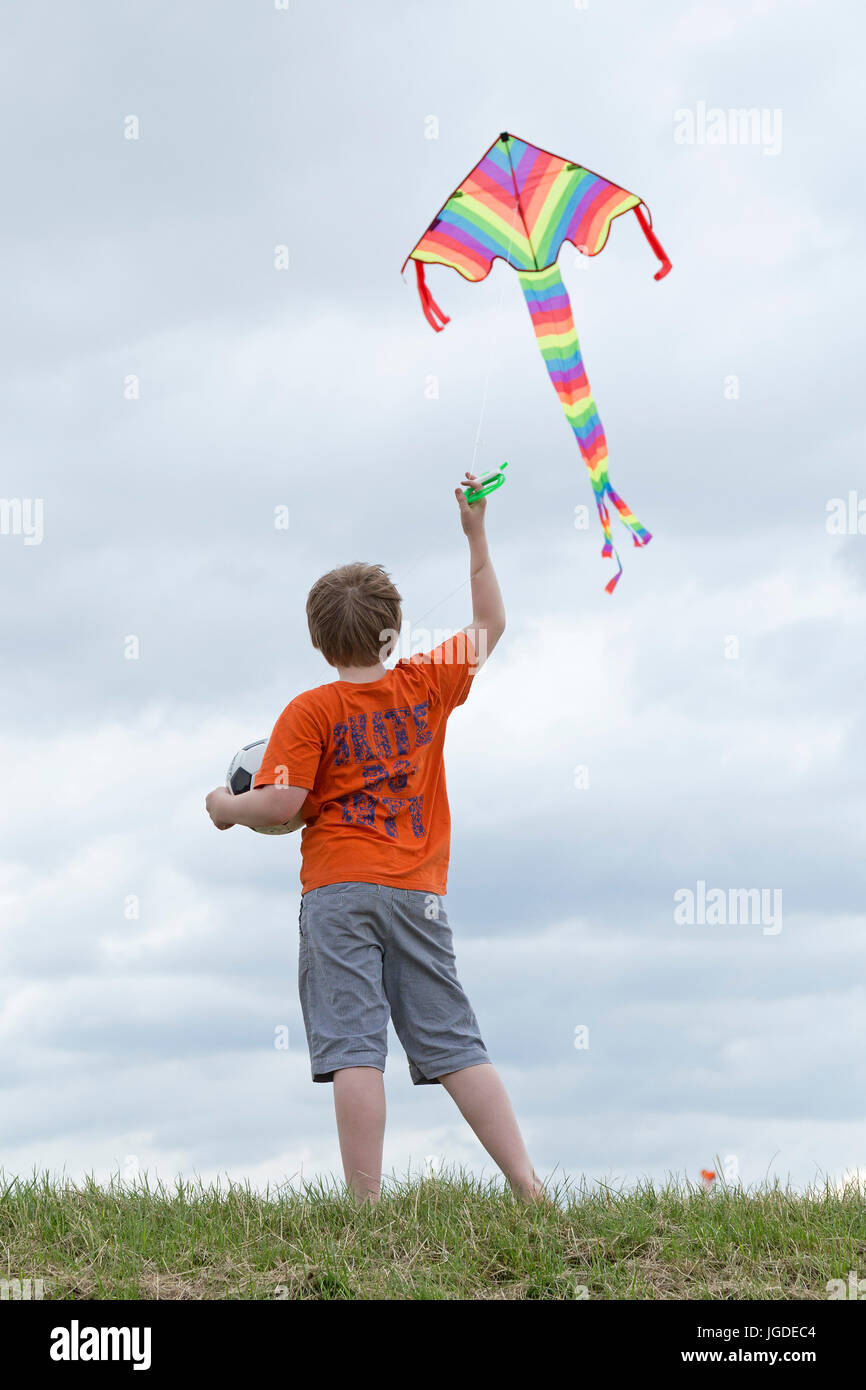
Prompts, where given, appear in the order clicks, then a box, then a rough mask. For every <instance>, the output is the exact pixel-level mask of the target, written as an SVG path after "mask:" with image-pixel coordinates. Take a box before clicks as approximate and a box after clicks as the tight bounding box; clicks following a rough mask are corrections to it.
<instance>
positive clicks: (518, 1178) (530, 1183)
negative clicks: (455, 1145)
mask: <svg viewBox="0 0 866 1390" xmlns="http://www.w3.org/2000/svg"><path fill="white" fill-rule="evenodd" d="M439 1080H440V1081H441V1083H442V1085H443V1086H444V1087H445V1089H446V1091H447V1092H448V1094H449V1095H450V1096H451V1098H452V1100H454V1101H455V1103H456V1105H457V1108H458V1110H459V1111H460V1113H461V1115H462V1116H463V1118H464V1119H465V1120H466V1121H467V1122H468V1124H470V1125H471V1127H472V1129H474V1131H475V1133H476V1134H477V1136H478V1138H479V1140H480V1141H481V1143H482V1144H483V1145H484V1147H485V1149H486V1150H487V1152H488V1153H489V1154H490V1157H491V1158H492V1159H493V1161H494V1163H496V1164H498V1166H499V1167H500V1168H501V1169H502V1171H503V1173H504V1174H505V1176H506V1178H507V1179H508V1181H509V1183H510V1184H511V1186H512V1187H513V1188H514V1189H515V1190H516V1191H517V1192H518V1193H519V1194H520V1196H521V1197H525V1198H527V1199H528V1200H530V1201H534V1200H536V1199H538V1198H542V1199H543V1197H544V1190H543V1184H542V1183H541V1181H540V1179H539V1178H538V1177H536V1174H535V1170H534V1168H533V1167H532V1163H531V1162H530V1159H529V1154H528V1153H527V1152H526V1146H525V1144H524V1142H523V1136H522V1135H521V1133H520V1128H519V1126H518V1124H517V1118H516V1116H515V1114H514V1111H513V1109H512V1107H511V1101H510V1100H509V1099H508V1092H507V1091H506V1089H505V1087H504V1086H503V1084H502V1080H501V1078H500V1075H499V1073H498V1071H497V1070H496V1068H495V1067H494V1066H492V1065H491V1063H489V1062H487V1063H481V1064H479V1065H478V1066H475V1067H464V1068H463V1070H462V1071H452V1072H449V1073H447V1074H446V1075H445V1076H440V1077H439Z"/></svg>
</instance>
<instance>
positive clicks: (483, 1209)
mask: <svg viewBox="0 0 866 1390" xmlns="http://www.w3.org/2000/svg"><path fill="white" fill-rule="evenodd" d="M552 1195H553V1196H555V1198H556V1201H557V1206H556V1207H555V1208H554V1209H539V1208H527V1207H525V1206H523V1205H521V1204H519V1203H518V1202H516V1201H515V1200H514V1199H513V1198H512V1197H511V1196H506V1195H503V1193H502V1192H501V1191H500V1190H498V1189H497V1188H496V1187H495V1186H494V1185H493V1184H492V1183H487V1184H485V1183H482V1182H478V1181H477V1180H474V1179H472V1178H469V1177H467V1176H465V1175H464V1174H461V1173H454V1174H449V1175H446V1176H437V1177H436V1178H435V1179H426V1180H423V1181H412V1182H406V1183H400V1182H392V1183H390V1184H388V1185H387V1187H386V1192H385V1195H384V1196H383V1198H382V1201H381V1202H380V1203H379V1205H378V1206H376V1207H369V1206H367V1207H358V1206H357V1205H356V1204H355V1203H354V1202H352V1201H351V1200H350V1199H349V1198H348V1197H347V1196H346V1195H345V1194H344V1193H343V1192H341V1191H340V1190H338V1189H336V1188H333V1189H330V1190H329V1189H328V1188H327V1187H325V1186H310V1187H307V1188H305V1189H304V1190H303V1191H302V1192H290V1191H289V1190H288V1189H284V1190H281V1191H279V1192H276V1193H267V1194H265V1195H262V1194H260V1193H256V1192H253V1191H251V1190H250V1189H249V1188H244V1187H238V1186H233V1187H227V1186H223V1187H221V1188H216V1187H210V1188H209V1187H205V1186H203V1185H201V1184H198V1185H196V1184H178V1185H177V1186H176V1187H174V1188H171V1189H166V1188H165V1187H163V1186H161V1185H157V1186H151V1185H149V1184H148V1183H147V1182H144V1183H140V1184H139V1185H137V1186H136V1187H134V1188H130V1187H125V1186H120V1185H113V1186H111V1187H109V1188H101V1187H99V1186H97V1185H96V1184H95V1183H93V1182H88V1183H85V1184H84V1185H82V1186H74V1185H72V1184H63V1185H58V1184H56V1183H53V1182H51V1181H50V1180H49V1179H48V1178H47V1177H36V1178H34V1179H33V1180H31V1181H19V1180H13V1181H11V1182H9V1181H4V1182H3V1184H2V1185H0V1260H2V1270H0V1275H2V1276H4V1277H6V1278H7V1279H15V1278H17V1279H20V1280H23V1279H27V1278H29V1279H39V1278H41V1279H42V1280H43V1281H44V1297H45V1298H54V1299H78V1298H100V1299H127V1298H147V1299H155V1298H160V1299H274V1298H291V1299H425V1300H426V1299H575V1298H589V1299H686V1298H688V1299H695V1298H697V1299H741V1298H759V1299H793V1298H797V1299H800V1298H805V1299H826V1297H827V1289H826V1285H827V1281H828V1280H830V1279H838V1278H841V1279H847V1276H848V1271H849V1270H857V1271H859V1273H860V1275H861V1276H863V1275H866V1207H864V1200H863V1194H862V1192H861V1191H858V1190H857V1188H850V1189H847V1190H845V1191H843V1192H839V1191H836V1190H834V1189H832V1188H829V1187H827V1188H825V1189H822V1190H820V1191H818V1190H816V1191H814V1192H812V1193H811V1194H809V1195H803V1194H796V1193H793V1192H789V1191H786V1190H784V1189H782V1188H780V1187H778V1186H776V1187H767V1188H761V1189H759V1190H755V1191H751V1192H745V1191H743V1190H742V1189H738V1188H730V1189H727V1190H726V1189H724V1188H721V1189H720V1190H718V1191H714V1192H712V1193H709V1194H708V1193H705V1192H703V1191H697V1190H690V1189H686V1188H683V1187H682V1186H675V1185H671V1186H669V1187H666V1188H663V1189H659V1190H655V1189H653V1188H652V1187H651V1186H648V1185H646V1186H641V1187H639V1188H638V1189H635V1190H630V1191H628V1192H616V1191H613V1190H610V1189H608V1188H605V1187H604V1186H598V1185H597V1186H594V1187H593V1188H591V1189H589V1188H586V1187H581V1188H580V1189H575V1188H573V1187H571V1186H570V1185H569V1184H562V1185H561V1186H560V1187H559V1189H552Z"/></svg>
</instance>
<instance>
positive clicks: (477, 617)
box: [454, 471, 505, 666]
mask: <svg viewBox="0 0 866 1390" xmlns="http://www.w3.org/2000/svg"><path fill="white" fill-rule="evenodd" d="M477 483H478V479H477V478H476V476H475V474H474V473H470V472H468V471H467V473H466V477H465V478H464V480H463V482H462V484H461V485H460V487H458V488H455V490H454V495H455V497H456V498H457V505H458V507H459V508H460V524H461V526H462V527H463V531H464V533H465V535H466V539H467V540H468V542H469V578H470V580H471V583H472V622H471V623H470V624H469V626H468V627H467V628H465V629H464V631H465V632H466V633H468V635H469V637H470V639H471V641H472V645H473V646H474V648H475V653H476V656H477V658H478V665H479V666H483V665H484V662H485V661H486V659H487V657H488V656H489V655H490V653H491V652H492V651H493V648H494V647H495V646H496V643H497V642H498V641H499V639H500V637H501V636H502V634H503V632H504V631H505V604H504V603H503V602H502V594H501V592H500V589H499V581H498V580H497V578H496V571H495V570H494V568H493V561H492V560H491V559H490V552H489V550H488V548H487V532H486V529H485V525H484V515H485V512H486V510H487V498H486V497H482V498H480V499H479V500H478V501H477V502H473V503H471V505H470V503H469V502H467V501H466V491H465V489H466V488H471V487H475V486H477Z"/></svg>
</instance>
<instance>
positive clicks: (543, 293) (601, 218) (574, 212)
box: [403, 132, 671, 594]
mask: <svg viewBox="0 0 866 1390" xmlns="http://www.w3.org/2000/svg"><path fill="white" fill-rule="evenodd" d="M631 210H634V214H635V216H636V217H637V220H638V222H639V223H640V226H641V229H642V231H643V233H644V235H645V236H646V239H647V241H648V242H649V244H650V246H651V248H652V250H653V251H654V252H655V254H656V256H657V257H658V259H659V261H660V262H661V268H660V269H659V270H657V271H656V274H655V277H654V278H655V279H656V280H661V279H663V277H664V276H665V275H667V273H668V271H669V270H670V268H671V263H670V261H669V260H668V257H667V255H666V254H665V252H664V250H663V249H662V246H661V244H660V243H659V241H658V238H657V237H656V235H655V233H654V232H653V229H652V218H651V216H650V213H649V208H648V207H647V206H646V204H645V203H644V202H643V199H642V198H639V197H638V196H637V194H636V193H629V192H627V190H626V189H624V188H619V187H618V186H617V184H615V183H609V182H608V180H607V179H603V178H601V177H600V176H599V175H598V174H595V173H593V171H592V170H591V169H585V168H583V166H582V165H580V164H574V163H572V162H570V161H569V160H565V159H559V158H558V157H557V156H556V155H554V154H551V153H550V152H549V151H548V150H542V149H539V148H538V147H537V146H536V145H529V144H527V143H526V141H525V140H520V139H518V137H517V136H516V135H509V134H508V133H507V132H504V133H503V134H502V135H500V136H499V138H498V139H497V140H495V141H494V142H493V144H492V145H491V146H490V148H489V150H488V151H487V153H486V154H485V155H484V157H483V159H481V160H480V162H479V163H478V164H476V165H475V168H474V169H473V170H472V172H471V173H470V174H469V175H468V177H467V178H465V179H464V180H463V182H462V183H461V184H460V186H459V187H458V188H456V189H455V190H454V192H453V193H452V194H451V197H450V198H449V199H448V201H447V202H446V203H445V205H444V206H443V207H442V208H441V209H440V211H439V212H438V213H437V214H436V216H435V217H434V219H433V221H432V222H431V223H430V226H429V227H428V228H427V230H426V232H425V233H424V235H423V236H422V237H421V240H420V241H419V242H418V243H417V245H416V246H415V247H414V249H413V250H412V251H410V253H409V255H408V256H407V257H406V260H405V261H404V262H403V270H405V269H406V266H407V265H408V264H409V261H414V262H415V274H416V277H417V281H418V295H419V297H420V300H421V307H422V309H423V311H424V316H425V318H426V319H427V322H428V323H429V324H430V326H431V327H432V328H434V329H435V330H436V332H437V333H439V332H441V330H442V329H443V328H444V326H445V324H446V323H449V322H450V319H449V318H448V316H447V315H446V314H444V313H443V312H442V310H441V309H440V308H439V306H438V304H437V303H436V301H435V300H434V298H433V296H432V294H431V293H430V290H429V289H428V287H427V284H426V281H425V277H424V266H425V264H427V265H429V264H431V263H433V264H438V265H447V266H451V268H452V269H453V270H457V271H459V272H460V274H461V275H462V276H463V277H464V279H466V280H472V281H478V280H484V279H486V278H487V276H488V275H489V274H490V271H491V269H492V268H493V262H494V261H495V260H497V259H500V260H503V261H505V263H506V265H510V266H512V267H513V268H514V269H515V270H516V271H517V278H518V280H519V281H520V287H521V289H522V290H523V295H524V298H525V299H526V303H527V306H528V308H529V313H530V315H531V318H532V326H533V328H534V329H535V336H536V338H537V339H538V345H539V347H540V349H541V355H542V357H543V358H544V361H545V365H546V366H547V370H548V373H549V375H550V379H551V381H552V382H553V386H554V389H555V390H556V394H557V396H558V397H559V400H560V403H561V405H562V408H563V410H564V411H565V416H566V419H567V420H568V423H569V424H570V425H571V428H572V430H573V431H574V434H575V436H576V438H577V442H578V445H579V447H580V452H581V454H582V456H583V460H584V462H585V464H586V466H587V468H588V469H589V476H590V480H591V482H592V490H593V494H594V496H595V503H596V507H597V508H598V515H599V520H600V521H601V528H602V531H603V533H604V545H603V547H602V552H601V553H602V556H603V557H604V558H605V559H611V558H613V559H614V560H615V561H616V564H617V566H618V568H617V572H616V574H615V575H614V576H613V578H612V579H611V580H610V581H609V582H608V583H607V584H606V585H605V589H606V590H607V592H608V593H609V594H612V593H613V591H614V589H615V587H616V585H617V582H618V580H619V577H620V575H621V574H622V563H621V562H620V558H619V555H618V554H617V552H616V549H615V547H614V544H613V536H612V534H611V525H610V513H609V511H608V503H610V505H611V506H612V507H613V508H615V510H616V512H617V513H618V514H619V517H620V519H621V520H622V521H623V522H624V524H625V525H626V526H627V527H628V528H629V529H630V531H631V533H632V538H633V540H634V544H635V545H636V546H644V545H647V544H648V543H649V541H650V540H651V539H652V537H651V535H650V533H649V531H647V529H646V528H645V527H644V526H642V525H641V523H640V522H639V521H638V519H637V517H636V516H635V514H634V512H633V511H632V510H631V508H630V507H629V506H628V505H627V504H626V503H625V502H624V501H623V499H622V498H621V497H620V496H619V494H618V493H617V492H615V491H614V489H613V487H612V486H611V482H610V478H609V477H608V467H607V442H606V440H605V437H604V429H603V427H602V423H601V420H600V419H599V415H598V411H597V409H596V406H595V401H594V400H593V398H592V392H591V390H590V386H589V382H588V380H587V376H586V371H585V370H584V365H583V358H582V356H581V352H580V343H579V341H578V337H577V332H576V330H575V326H574V318H573V315H572V312H571V302H570V300H569V298H568V293H567V291H566V288H565V285H564V284H563V281H562V276H561V275H560V273H559V267H558V266H557V263H556V258H557V256H558V255H559V251H560V248H561V246H562V243H563V242H564V241H570V242H571V243H572V245H573V246H576V247H577V249H578V251H582V252H583V253H584V255H586V256H597V255H598V253H599V251H601V250H602V249H603V247H604V245H605V243H606V241H607V238H608V233H609V231H610V225H611V222H612V221H613V219H614V218H615V217H619V216H621V214H622V213H624V212H629V211H631Z"/></svg>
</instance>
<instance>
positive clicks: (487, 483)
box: [466, 459, 508, 506]
mask: <svg viewBox="0 0 866 1390" xmlns="http://www.w3.org/2000/svg"><path fill="white" fill-rule="evenodd" d="M507 467H508V460H507V459H506V461H505V463H503V465H502V467H501V468H494V469H493V471H492V472H491V473H484V474H482V476H481V477H480V478H479V480H478V481H479V484H480V486H479V487H475V488H469V489H467V492H466V501H467V502H468V503H469V505H470V506H471V505H472V503H473V502H478V501H480V499H481V498H482V497H487V495H488V494H489V493H491V492H495V491H496V489H497V488H498V487H502V484H503V483H504V482H505V470H506V468H507Z"/></svg>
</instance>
